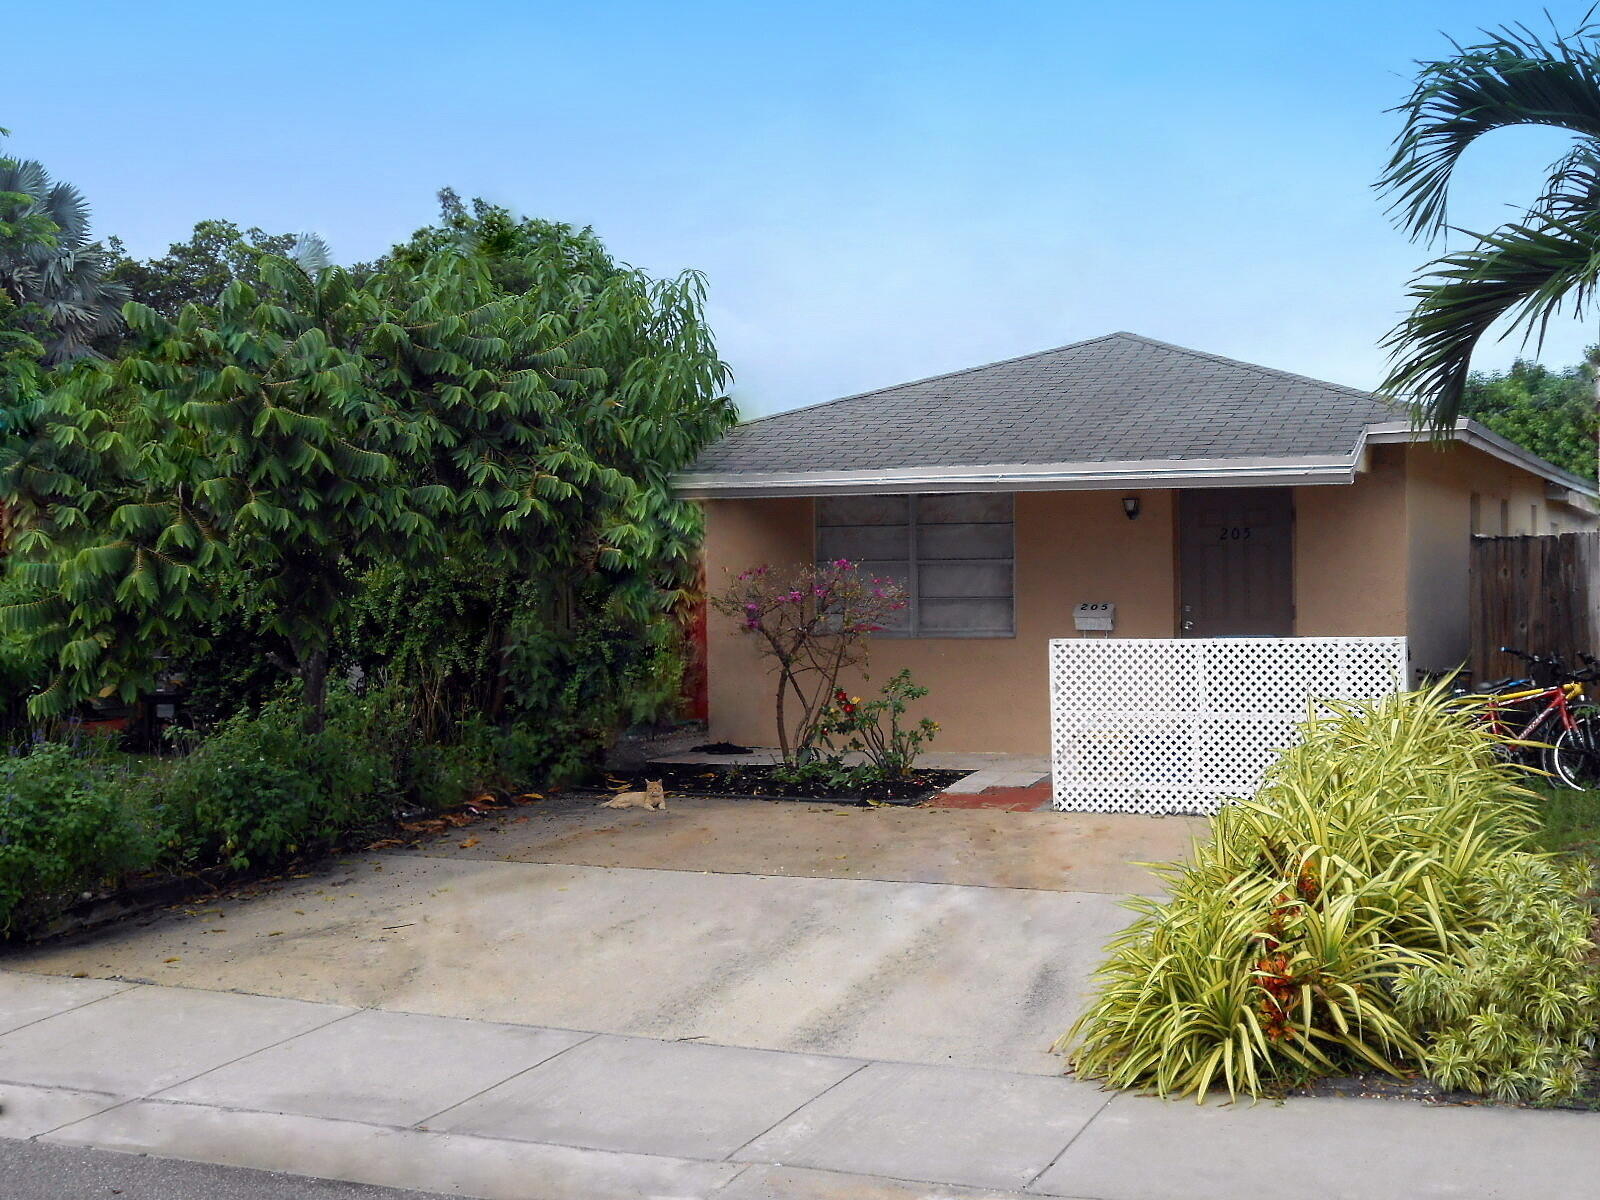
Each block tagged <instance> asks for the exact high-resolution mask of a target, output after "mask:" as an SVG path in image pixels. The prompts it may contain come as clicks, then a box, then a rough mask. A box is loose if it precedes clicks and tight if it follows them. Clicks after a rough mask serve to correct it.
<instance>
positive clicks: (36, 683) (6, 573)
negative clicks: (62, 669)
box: [0, 516, 51, 741]
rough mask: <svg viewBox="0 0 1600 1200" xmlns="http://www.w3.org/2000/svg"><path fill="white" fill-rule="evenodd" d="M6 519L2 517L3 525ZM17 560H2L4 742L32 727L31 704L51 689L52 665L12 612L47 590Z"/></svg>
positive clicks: (0, 716)
mask: <svg viewBox="0 0 1600 1200" xmlns="http://www.w3.org/2000/svg"><path fill="white" fill-rule="evenodd" d="M3 522H4V517H3V516H0V526H3ZM22 574H23V572H21V571H19V570H18V569H17V568H16V565H15V563H14V560H11V559H8V558H5V557H0V741H4V740H6V739H7V737H9V736H14V735H16V734H17V733H19V732H20V731H22V730H24V729H25V728H26V727H27V725H28V716H27V702H28V696H29V695H30V694H32V693H33V692H36V691H39V690H40V689H42V688H44V687H46V686H48V684H49V682H50V671H51V663H50V660H49V657H48V656H47V655H46V654H45V653H44V652H43V650H42V649H41V648H40V647H39V646H38V644H37V643H36V641H35V639H33V638H32V637H30V636H29V635H27V634H24V633H20V632H18V631H17V630H16V629H15V628H14V618H13V617H12V616H11V613H12V612H13V611H15V610H21V609H24V608H26V607H28V606H29V605H32V604H36V603H38V602H39V601H40V600H41V599H42V598H43V597H44V596H45V592H44V589H42V588H40V587H37V586H35V585H33V584H30V583H28V582H26V581H25V580H24V579H23V578H22Z"/></svg>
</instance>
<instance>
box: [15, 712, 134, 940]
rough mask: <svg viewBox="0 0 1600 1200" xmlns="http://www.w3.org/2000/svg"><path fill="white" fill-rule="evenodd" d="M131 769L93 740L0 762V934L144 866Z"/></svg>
mask: <svg viewBox="0 0 1600 1200" xmlns="http://www.w3.org/2000/svg"><path fill="white" fill-rule="evenodd" d="M135 770H136V768H134V767H132V766H130V765H129V763H128V762H127V760H126V759H122V758H120V757H119V756H116V755H113V754H110V753H108V752H106V751H105V750H104V748H103V747H100V746H99V744H98V742H97V741H95V740H94V739H91V740H90V741H89V742H87V743H85V744H83V745H78V746H74V745H69V744H66V743H61V742H47V743H42V744H40V745H38V746H36V747H34V748H33V749H32V751H31V753H27V754H21V755H15V754H14V755H10V756H6V757H0V930H6V931H9V930H10V929H12V928H13V926H15V925H16V924H18V923H20V922H25V921H27V920H29V919H32V918H35V917H39V916H42V915H44V914H45V913H47V912H48V911H49V910H50V909H51V908H52V907H55V906H56V905H58V904H59V903H60V902H62V901H64V900H65V899H66V898H68V897H70V896H71V895H72V894H73V893H76V892H80V891H83V890H85V889H89V888H93V887H96V886H97V885H100V884H102V883H106V882H108V881H111V880H114V879H116V878H117V877H118V876H120V875H122V874H124V873H126V872H128V871H132V870H136V869H138V868H141V867H143V866H145V865H147V864H148V861H149V858H150V854H151V848H150V844H149V841H148V838H147V836H146V831H145V830H144V828H143V827H142V826H141V824H140V822H139V821H138V819H137V818H136V816H135V814H134V812H133V810H131V809H130V807H129V806H128V804H127V803H126V796H127V795H128V792H129V785H130V780H131V776H132V774H133V773H134V771H135Z"/></svg>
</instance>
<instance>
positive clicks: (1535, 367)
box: [1461, 348, 1600, 479]
mask: <svg viewBox="0 0 1600 1200" xmlns="http://www.w3.org/2000/svg"><path fill="white" fill-rule="evenodd" d="M1596 354H1600V348H1596V350H1595V351H1591V361H1590V362H1584V363H1580V364H1578V365H1576V366H1571V367H1567V368H1565V369H1562V370H1554V369H1552V368H1550V367H1546V366H1544V365H1542V364H1540V363H1537V362H1532V361H1530V360H1528V359H1518V360H1517V361H1516V362H1515V363H1513V364H1512V365H1511V369H1510V370H1507V371H1487V372H1486V371H1474V372H1473V373H1472V374H1471V375H1469V376H1468V377H1467V386H1466V389H1465V391H1464V392H1463V394H1462V397H1461V415H1462V416H1464V417H1472V418H1473V419H1475V420H1478V421H1481V422H1483V424H1485V425H1487V426H1488V427H1489V428H1490V429H1492V430H1494V431H1495V432H1496V433H1498V434H1500V435H1502V436H1504V437H1508V438H1510V439H1511V440H1512V441H1514V442H1517V443H1519V444H1520V445H1523V446H1526V447H1527V448H1528V449H1530V450H1532V451H1533V452H1534V453H1535V454H1537V455H1539V456H1540V457H1542V458H1546V459H1548V460H1549V461H1550V462H1553V463H1555V464H1556V466H1558V467H1564V468H1566V469H1567V470H1568V471H1571V472H1572V473H1573V474H1574V475H1580V476H1583V477H1584V478H1587V479H1594V478H1595V455H1596V450H1595V437H1596V416H1597V414H1596V409H1595V371H1594V367H1593V365H1592V362H1593V359H1594V357H1595V355H1596Z"/></svg>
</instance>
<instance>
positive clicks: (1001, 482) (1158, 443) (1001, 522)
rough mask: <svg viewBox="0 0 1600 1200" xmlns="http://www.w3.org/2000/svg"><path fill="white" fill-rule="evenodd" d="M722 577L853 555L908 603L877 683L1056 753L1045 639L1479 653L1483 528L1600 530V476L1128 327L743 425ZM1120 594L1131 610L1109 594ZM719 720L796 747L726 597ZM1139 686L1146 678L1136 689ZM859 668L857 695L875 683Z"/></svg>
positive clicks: (884, 645) (712, 625)
mask: <svg viewBox="0 0 1600 1200" xmlns="http://www.w3.org/2000/svg"><path fill="white" fill-rule="evenodd" d="M678 485H679V487H680V490H681V491H682V493H683V494H685V495H687V496H690V497H694V498H696V499H698V500H699V501H700V502H701V503H702V504H703V507H704V510H705V517H706V543H705V551H704V554H705V569H706V584H707V588H708V589H709V590H711V591H713V592H714V591H716V590H719V589H721V588H723V587H725V586H726V585H727V582H728V579H729V577H730V575H731V574H734V573H737V572H738V571H740V570H742V569H744V568H746V567H749V566H752V565H755V564H758V563H769V564H772V565H774V566H780V565H786V564H794V563H802V562H810V561H813V560H818V561H825V560H833V559H837V558H849V559H851V560H855V561H861V562H863V563H864V564H865V566H866V568H867V569H869V570H871V571H873V572H874V573H875V574H878V575H880V576H892V577H894V578H897V579H899V580H901V581H903V582H904V583H905V585H906V587H907V589H908V590H909V593H910V597H911V603H910V605H909V607H908V608H907V609H906V611H905V612H904V613H903V614H902V617H903V619H902V620H901V621H900V622H899V624H898V627H897V628H894V629H890V630H886V631H885V632H883V633H881V634H877V635H874V639H873V645H872V647H871V666H870V674H871V677H872V678H873V679H874V680H882V679H884V678H887V676H889V675H890V674H892V673H893V672H895V671H897V670H899V669H900V668H902V667H909V668H910V669H911V672H912V675H913V676H914V678H915V679H916V680H917V681H918V682H919V683H921V684H924V685H926V686H927V687H928V688H930V689H931V694H930V696H929V697H928V699H927V700H926V701H925V702H924V708H925V710H926V712H927V713H928V714H929V715H933V716H935V717H936V719H938V720H939V721H940V723H941V725H942V727H943V728H942V731H941V733H940V736H939V740H938V747H939V748H940V749H943V750H952V751H1004V752H1012V753H1028V754H1039V753H1044V752H1046V751H1047V750H1048V747H1049V729H1048V726H1049V722H1048V713H1049V702H1048V695H1047V679H1048V666H1047V661H1046V660H1047V654H1046V651H1047V643H1048V641H1049V640H1050V639H1052V638H1063V637H1095V636H1107V634H1106V633H1105V632H1091V631H1080V630H1078V629H1077V628H1076V622H1075V618H1074V612H1075V610H1076V609H1077V607H1078V606H1079V605H1080V604H1102V605H1112V606H1114V608H1113V609H1112V610H1109V611H1112V612H1113V613H1114V616H1113V629H1112V631H1111V633H1110V636H1117V637H1150V638H1171V637H1183V636H1191V637H1249V636H1279V637H1283V636H1317V635H1322V636H1331V635H1391V636H1392V635H1398V634H1404V635H1406V636H1407V637H1408V638H1409V644H1410V651H1411V659H1412V666H1413V667H1415V668H1426V669H1430V670H1439V671H1442V670H1449V669H1451V668H1453V667H1456V666H1458V665H1460V664H1461V663H1462V662H1463V661H1464V660H1465V659H1466V657H1467V654H1468V650H1469V645H1468V640H1469V631H1468V569H1469V560H1470V549H1471V539H1472V537H1473V535H1474V534H1528V533H1537V534H1546V533H1558V532H1569V531H1573V530H1583V529H1593V528H1596V527H1597V516H1596V513H1597V511H1600V509H1597V504H1596V492H1595V489H1594V487H1593V485H1591V484H1589V483H1588V482H1586V481H1585V480H1582V479H1580V478H1578V477H1576V476H1574V475H1571V474H1569V473H1567V472H1565V471H1563V470H1561V469H1559V468H1557V467H1555V466H1553V465H1552V464H1550V463H1548V462H1546V461H1544V460H1543V459H1541V458H1538V457H1537V456H1535V455H1533V454H1532V453H1530V452H1529V451H1527V450H1525V449H1524V448H1523V447H1521V446H1518V445H1516V444H1514V443H1512V442H1510V441H1507V440H1506V439H1505V438H1502V437H1499V436H1498V435H1496V434H1494V433H1492V432H1490V431H1489V430H1488V429H1486V428H1484V427H1483V426H1482V425H1480V424H1478V423H1476V422H1473V421H1462V422H1460V423H1459V424H1458V426H1457V427H1456V429H1455V430H1454V431H1452V433H1451V434H1450V436H1449V437H1448V438H1447V439H1434V438H1430V437H1429V436H1428V435H1426V434H1419V433H1418V432H1417V431H1416V430H1415V429H1414V428H1413V424H1412V422H1411V420H1410V419H1409V416H1408V414H1407V413H1405V412H1403V411H1397V410H1396V409H1394V408H1392V407H1390V406H1389V405H1387V404H1386V403H1384V402H1383V401H1382V400H1380V399H1379V398H1378V397H1376V396H1374V395H1372V394H1371V393H1368V392H1363V391H1360V390H1358V389H1356V388H1349V387H1341V386H1339V385H1337V384H1332V383H1323V382H1320V381H1318V380H1315V379H1308V378H1305V377H1303V376H1299V375H1293V374H1290V373H1288V372H1286V371H1277V370H1271V369H1269V368H1266V367H1258V366H1253V365H1251V364H1249V363H1243V362H1236V361H1234V360H1232V359H1227V358H1222V357H1219V356H1218V355H1215V354H1206V353H1203V352H1201V351H1198V350H1187V349H1184V348H1182V347H1179V346H1173V345H1169V344H1167V343H1165V342H1158V341H1155V340H1153V339H1151V338H1147V337H1141V336H1138V335H1136V334H1132V333H1113V334H1108V335H1106V336H1104V337H1097V338H1091V339H1089V340H1087V341H1082V342H1076V343H1074V344H1072V345H1069V346H1063V347H1060V348H1059V349H1055V350H1045V351H1042V352H1040V353H1037V354H1029V355H1025V356H1023V357H1021V358H1014V359H1009V360H1007V361H1004V362H997V363H991V364H989V365H987V366H980V367H973V368H970V369H968V370H964V371H955V372H952V373H950V374H948V375H940V376H936V377H934V378H931V379H924V380H920V381H918V382H915V383H905V384H900V385H898V386H895V387H888V388H882V389H879V390H877V391H872V392H865V393H862V394H861V395H856V396H847V397H845V398H843V399H840V400H833V401H830V402H828V403H825V404H818V405H815V406H812V407H809V408H802V409H796V410H794V411H791V412H785V413H779V414H777V415H774V416H770V417H764V418H762V419H760V420H754V421H749V422H746V423H744V424H742V425H739V426H738V427H736V428H735V429H733V430H732V431H731V432H730V433H729V434H728V435H727V436H726V437H725V438H723V439H722V440H721V441H720V442H718V443H717V444H716V445H714V446H712V447H710V448H709V449H708V450H707V451H706V452H705V453H704V454H703V455H702V456H701V457H700V459H699V460H698V461H697V462H696V463H695V465H694V467H693V468H692V469H691V470H690V471H689V472H687V473H685V474H684V475H682V476H680V477H679V479H678ZM1098 611H1107V610H1098ZM705 653H706V672H707V676H708V679H707V685H708V688H707V690H708V710H709V711H708V717H709V722H710V736H711V737H713V738H715V739H726V740H729V741H733V742H742V743H746V744H754V745H772V744H774V741H775V734H774V729H773V716H772V703H771V692H772V686H773V680H772V677H771V676H770V675H769V674H768V673H767V670H766V664H765V663H764V662H763V660H762V659H761V658H760V657H759V655H758V654H757V649H756V646H755V644H754V639H753V638H750V637H748V636H742V635H740V634H739V633H738V632H737V631H736V630H735V629H734V628H733V627H732V625H731V624H730V623H729V622H727V621H725V620H723V619H721V618H719V617H718V616H717V615H716V614H715V613H713V614H711V615H710V617H709V622H708V629H707V633H706V646H705ZM1127 683H1128V689H1129V693H1130V696H1136V695H1137V694H1138V691H1139V688H1140V681H1139V680H1137V679H1130V680H1128V681H1127ZM853 686H858V685H854V684H853Z"/></svg>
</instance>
